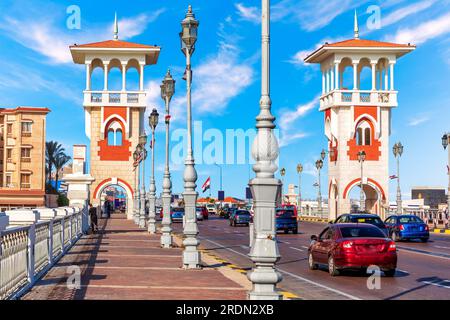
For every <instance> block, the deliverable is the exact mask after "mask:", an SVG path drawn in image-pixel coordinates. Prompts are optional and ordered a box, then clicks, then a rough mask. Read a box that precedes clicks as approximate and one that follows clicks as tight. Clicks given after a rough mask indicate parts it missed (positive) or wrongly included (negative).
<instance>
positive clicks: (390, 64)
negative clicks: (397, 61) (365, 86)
mask: <svg viewBox="0 0 450 320" xmlns="http://www.w3.org/2000/svg"><path fill="white" fill-rule="evenodd" d="M389 67H390V68H391V70H390V73H391V91H394V63H389Z"/></svg>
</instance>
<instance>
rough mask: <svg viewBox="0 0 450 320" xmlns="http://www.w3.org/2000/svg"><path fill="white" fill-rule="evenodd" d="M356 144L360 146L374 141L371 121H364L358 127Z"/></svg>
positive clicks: (368, 144)
mask: <svg viewBox="0 0 450 320" xmlns="http://www.w3.org/2000/svg"><path fill="white" fill-rule="evenodd" d="M355 139H356V145H358V146H370V145H371V143H372V128H371V127H370V124H369V122H367V121H362V122H361V123H359V124H358V127H357V128H356V136H355Z"/></svg>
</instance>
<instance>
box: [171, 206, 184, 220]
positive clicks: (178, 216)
mask: <svg viewBox="0 0 450 320" xmlns="http://www.w3.org/2000/svg"><path fill="white" fill-rule="evenodd" d="M171 217H172V221H173V222H182V221H183V217H184V208H172V214H171Z"/></svg>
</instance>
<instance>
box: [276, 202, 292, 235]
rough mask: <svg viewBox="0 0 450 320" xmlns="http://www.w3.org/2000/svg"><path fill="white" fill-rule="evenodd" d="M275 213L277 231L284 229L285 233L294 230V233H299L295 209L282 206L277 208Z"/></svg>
mask: <svg viewBox="0 0 450 320" xmlns="http://www.w3.org/2000/svg"><path fill="white" fill-rule="evenodd" d="M275 213H276V219H275V224H276V231H284V233H288V232H289V231H292V233H294V234H297V233H298V222H297V216H296V215H295V212H294V210H292V209H286V207H281V208H277V209H276V211H275Z"/></svg>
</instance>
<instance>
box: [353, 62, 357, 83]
mask: <svg viewBox="0 0 450 320" xmlns="http://www.w3.org/2000/svg"><path fill="white" fill-rule="evenodd" d="M353 90H358V64H357V63H355V62H353Z"/></svg>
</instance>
